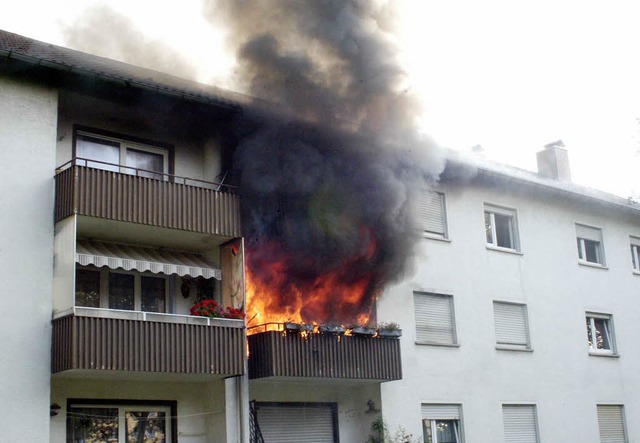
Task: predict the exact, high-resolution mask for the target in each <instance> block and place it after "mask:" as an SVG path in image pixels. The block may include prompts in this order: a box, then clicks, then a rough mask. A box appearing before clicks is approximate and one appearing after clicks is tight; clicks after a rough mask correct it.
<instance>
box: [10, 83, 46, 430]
mask: <svg viewBox="0 0 640 443" xmlns="http://www.w3.org/2000/svg"><path fill="white" fill-rule="evenodd" d="M0 97H1V98H2V99H1V100H0V122H1V123H0V128H1V130H0V160H1V162H2V165H3V173H2V177H0V213H1V214H2V217H0V232H2V241H1V242H0V263H2V276H3V278H2V281H3V284H2V293H3V295H2V297H0V300H1V301H0V310H1V312H2V313H3V315H2V331H3V334H2V335H3V339H2V343H1V344H0V373H1V374H2V378H1V379H0V392H1V393H2V394H1V395H0V397H2V405H0V427H2V429H3V437H2V438H3V439H6V441H34V442H35V441H46V440H47V437H48V431H49V426H48V413H49V378H50V373H51V371H50V353H51V342H50V337H51V327H50V324H51V303H52V302H51V300H52V293H53V290H52V278H51V277H52V274H53V273H52V268H53V224H52V223H51V214H52V212H53V187H52V170H53V168H55V137H56V118H57V116H56V114H57V93H56V91H53V90H50V89H47V88H44V87H41V86H36V85H30V84H26V83H23V82H16V81H12V80H10V79H6V78H2V77H0ZM27 319H28V320H27ZM25 320H27V321H25ZM16 405H20V406H19V408H20V421H21V422H23V423H29V425H28V426H22V427H19V428H17V427H16V426H14V425H13V423H15V421H16V415H15V409H16Z"/></svg>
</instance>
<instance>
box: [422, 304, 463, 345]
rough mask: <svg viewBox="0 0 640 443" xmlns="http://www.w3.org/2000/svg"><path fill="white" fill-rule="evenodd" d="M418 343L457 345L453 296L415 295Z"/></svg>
mask: <svg viewBox="0 0 640 443" xmlns="http://www.w3.org/2000/svg"><path fill="white" fill-rule="evenodd" d="M413 305H414V313H415V320H416V341H417V342H418V343H426V344H440V345H455V344H457V338H456V328H455V320H454V312H453V297H452V296H451V295H442V294H432V293H424V292H414V293H413Z"/></svg>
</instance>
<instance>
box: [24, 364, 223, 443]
mask: <svg viewBox="0 0 640 443" xmlns="http://www.w3.org/2000/svg"><path fill="white" fill-rule="evenodd" d="M144 379H145V381H142V378H140V379H138V380H137V381H120V380H109V379H105V380H90V379H86V378H84V377H83V378H80V379H61V378H54V379H53V381H52V384H51V402H52V403H53V402H55V403H57V404H59V405H60V406H61V410H60V413H59V414H58V415H57V416H55V417H53V418H51V440H50V441H51V442H52V443H63V442H65V441H66V420H67V417H66V410H67V399H69V398H88V399H100V398H103V399H109V400H149V401H153V400H171V401H177V404H178V441H179V442H180V443H210V442H211V443H224V442H226V436H225V434H226V429H225V403H224V399H225V393H224V389H225V388H224V380H222V379H216V380H213V381H211V382H206V383H204V382H200V383H187V382H174V381H146V380H152V379H153V376H148V377H144ZM15 441H24V440H15Z"/></svg>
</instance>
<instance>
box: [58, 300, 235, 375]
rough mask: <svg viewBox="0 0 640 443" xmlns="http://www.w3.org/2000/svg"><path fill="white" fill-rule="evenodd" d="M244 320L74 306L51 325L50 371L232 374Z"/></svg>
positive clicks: (233, 373)
mask: <svg viewBox="0 0 640 443" xmlns="http://www.w3.org/2000/svg"><path fill="white" fill-rule="evenodd" d="M244 340H245V329H244V321H243V320H229V319H218V318H206V317H193V316H188V315H171V314H158V313H151V312H136V311H117V310H109V309H94V308H80V307H76V308H73V309H72V310H70V312H67V313H65V314H63V315H60V316H58V317H57V318H54V320H53V322H52V355H51V357H52V358H51V360H52V361H51V372H52V373H54V374H55V373H58V372H62V371H67V370H72V369H81V370H109V371H142V372H162V373H177V374H214V375H221V376H235V375H241V374H243V373H244V358H245V341H244Z"/></svg>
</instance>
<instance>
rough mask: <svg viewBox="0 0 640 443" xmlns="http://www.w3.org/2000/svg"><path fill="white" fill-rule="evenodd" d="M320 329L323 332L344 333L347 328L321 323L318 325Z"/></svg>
mask: <svg viewBox="0 0 640 443" xmlns="http://www.w3.org/2000/svg"><path fill="white" fill-rule="evenodd" d="M318 331H320V332H321V333H323V334H333V335H342V334H344V333H345V332H346V329H345V328H343V327H342V326H334V325H320V326H318Z"/></svg>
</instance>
